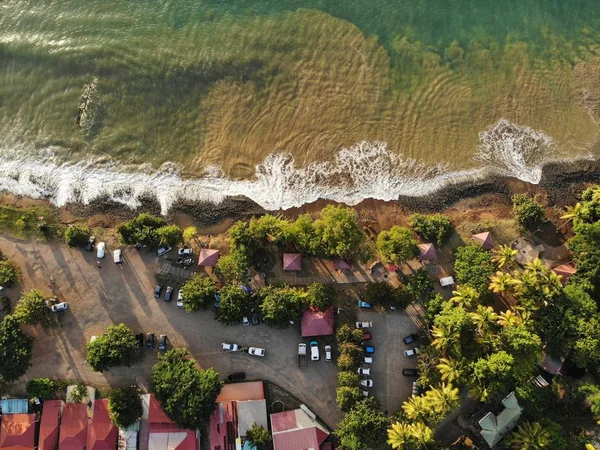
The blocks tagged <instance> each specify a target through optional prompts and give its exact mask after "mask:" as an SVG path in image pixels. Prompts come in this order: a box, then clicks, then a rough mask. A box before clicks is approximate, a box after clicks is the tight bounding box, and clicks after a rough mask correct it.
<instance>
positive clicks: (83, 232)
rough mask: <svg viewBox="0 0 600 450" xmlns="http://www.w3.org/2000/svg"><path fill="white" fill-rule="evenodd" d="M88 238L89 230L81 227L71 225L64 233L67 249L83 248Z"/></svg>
mask: <svg viewBox="0 0 600 450" xmlns="http://www.w3.org/2000/svg"><path fill="white" fill-rule="evenodd" d="M89 238H90V229H89V228H88V227H84V226H81V225H71V226H69V227H68V228H67V229H66V231H65V242H66V243H67V245H68V246H69V247H83V246H84V245H86V244H87V243H88V239H89Z"/></svg>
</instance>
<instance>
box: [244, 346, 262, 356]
mask: <svg viewBox="0 0 600 450" xmlns="http://www.w3.org/2000/svg"><path fill="white" fill-rule="evenodd" d="M265 353H266V350H265V349H264V348H260V347H250V348H249V349H248V354H249V355H252V356H265Z"/></svg>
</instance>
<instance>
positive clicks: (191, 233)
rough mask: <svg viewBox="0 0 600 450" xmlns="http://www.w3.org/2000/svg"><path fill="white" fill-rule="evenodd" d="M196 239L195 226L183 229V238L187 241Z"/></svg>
mask: <svg viewBox="0 0 600 450" xmlns="http://www.w3.org/2000/svg"><path fill="white" fill-rule="evenodd" d="M197 239H198V230H197V229H196V227H187V228H186V229H184V230H183V240H184V241H185V242H187V243H189V242H191V241H195V240H197Z"/></svg>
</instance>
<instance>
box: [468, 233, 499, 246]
mask: <svg viewBox="0 0 600 450" xmlns="http://www.w3.org/2000/svg"><path fill="white" fill-rule="evenodd" d="M472 238H473V241H474V242H475V243H477V244H479V245H481V247H482V248H484V249H485V250H491V249H493V248H494V240H493V239H492V235H491V234H490V232H489V231H486V232H484V233H478V234H474V235H473V236H472Z"/></svg>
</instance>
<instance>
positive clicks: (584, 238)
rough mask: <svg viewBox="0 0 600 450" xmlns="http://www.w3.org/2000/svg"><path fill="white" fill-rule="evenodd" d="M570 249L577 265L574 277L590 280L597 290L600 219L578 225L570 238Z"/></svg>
mask: <svg viewBox="0 0 600 450" xmlns="http://www.w3.org/2000/svg"><path fill="white" fill-rule="evenodd" d="M569 249H570V250H571V251H572V252H573V260H574V261H575V263H576V265H577V273H576V274H575V276H574V277H573V279H574V280H575V281H588V282H589V283H590V285H591V286H593V287H594V288H595V290H596V289H597V288H596V286H600V221H599V222H595V223H592V224H588V223H582V224H579V225H577V226H576V227H575V229H574V236H573V237H572V238H571V239H570V240H569Z"/></svg>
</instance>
